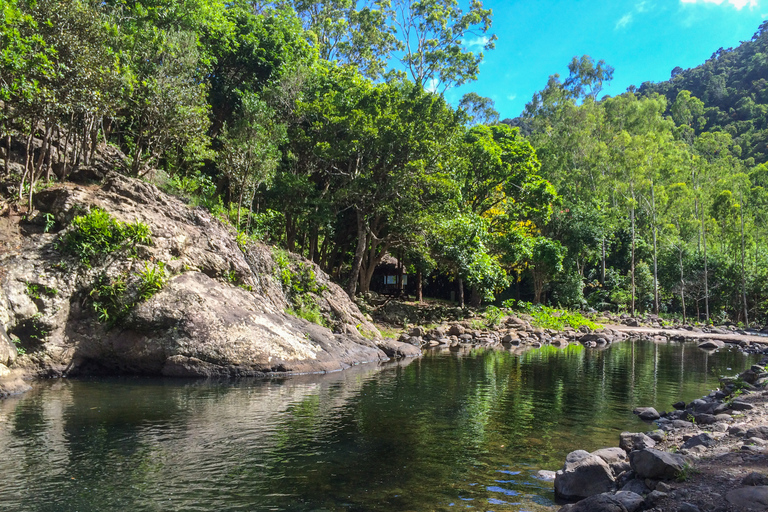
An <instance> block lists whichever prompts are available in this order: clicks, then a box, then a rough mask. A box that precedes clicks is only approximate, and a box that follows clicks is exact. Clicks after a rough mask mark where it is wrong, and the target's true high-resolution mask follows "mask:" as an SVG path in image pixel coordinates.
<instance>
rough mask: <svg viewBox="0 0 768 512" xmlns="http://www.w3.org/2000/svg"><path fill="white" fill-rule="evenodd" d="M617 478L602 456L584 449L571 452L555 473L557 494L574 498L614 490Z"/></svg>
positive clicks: (565, 497)
mask: <svg viewBox="0 0 768 512" xmlns="http://www.w3.org/2000/svg"><path fill="white" fill-rule="evenodd" d="M615 481H616V480H615V478H614V476H613V472H612V471H611V468H610V466H609V465H608V464H607V463H606V462H605V461H604V460H603V459H602V458H600V457H598V456H595V455H591V454H590V453H588V452H585V451H583V450H577V451H575V452H571V453H569V454H568V457H566V461H565V464H564V465H563V469H561V470H559V471H558V472H557V473H556V474H555V495H556V496H558V497H560V498H563V499H566V500H574V499H581V498H587V497H589V496H593V495H595V494H600V493H603V492H608V491H611V490H613V487H614V483H615Z"/></svg>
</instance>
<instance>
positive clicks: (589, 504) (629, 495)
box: [559, 491, 643, 512]
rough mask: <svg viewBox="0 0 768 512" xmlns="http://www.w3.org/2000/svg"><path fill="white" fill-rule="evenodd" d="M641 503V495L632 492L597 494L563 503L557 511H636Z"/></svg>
mask: <svg viewBox="0 0 768 512" xmlns="http://www.w3.org/2000/svg"><path fill="white" fill-rule="evenodd" d="M642 505H643V498H642V496H638V495H637V494H635V493H633V492H627V491H619V492H617V493H616V494H609V493H604V494H597V495H595V496H590V497H589V498H586V499H584V500H582V501H580V502H578V503H573V504H570V505H565V506H564V507H561V508H560V510H559V512H636V511H637V510H640V507H641V506H642Z"/></svg>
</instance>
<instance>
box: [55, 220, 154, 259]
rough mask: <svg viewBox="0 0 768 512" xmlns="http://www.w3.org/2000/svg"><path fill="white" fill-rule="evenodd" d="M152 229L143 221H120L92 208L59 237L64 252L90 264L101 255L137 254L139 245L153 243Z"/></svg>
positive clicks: (132, 255)
mask: <svg viewBox="0 0 768 512" xmlns="http://www.w3.org/2000/svg"><path fill="white" fill-rule="evenodd" d="M151 243H152V232H151V230H150V229H149V226H148V225H146V224H144V223H142V222H138V221H137V222H133V223H130V222H120V221H119V220H117V219H115V218H114V217H112V216H111V215H110V214H109V213H107V212H106V211H104V210H101V209H99V208H93V209H92V210H91V211H90V212H89V213H88V214H86V215H78V216H77V217H75V218H74V219H73V220H72V226H71V229H69V230H68V231H67V232H66V233H65V234H64V235H63V236H62V238H61V239H60V243H59V247H60V248H61V249H62V250H63V252H65V253H68V254H72V255H74V256H76V257H77V258H78V259H79V260H80V262H81V263H82V264H83V265H85V266H87V267H90V266H91V264H92V263H93V262H95V261H96V260H97V259H98V258H101V257H103V256H106V255H109V254H115V253H123V252H125V253H127V255H128V256H129V257H136V247H137V245H150V244H151Z"/></svg>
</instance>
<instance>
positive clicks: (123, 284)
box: [89, 261, 168, 327]
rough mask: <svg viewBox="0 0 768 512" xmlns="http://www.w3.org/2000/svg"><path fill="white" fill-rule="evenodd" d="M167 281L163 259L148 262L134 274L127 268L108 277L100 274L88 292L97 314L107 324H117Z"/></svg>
mask: <svg viewBox="0 0 768 512" xmlns="http://www.w3.org/2000/svg"><path fill="white" fill-rule="evenodd" d="M167 282H168V273H167V270H166V265H165V263H163V262H162V261H160V262H158V263H157V264H154V265H150V264H149V263H146V264H145V265H144V268H143V270H141V271H139V272H138V273H136V274H132V273H130V272H128V271H124V272H121V273H119V274H117V275H115V276H112V277H110V276H109V275H107V274H106V273H102V274H100V275H99V276H98V277H97V278H96V280H95V281H94V283H93V286H92V287H91V291H90V293H89V299H90V302H91V307H92V308H93V311H94V313H96V317H97V318H98V320H99V321H100V322H102V323H105V324H107V325H108V326H109V327H113V326H115V325H117V324H118V323H119V322H120V321H121V320H122V319H124V318H125V317H126V316H127V315H128V314H129V313H130V312H131V310H133V308H135V307H136V306H137V305H138V304H139V303H141V302H143V301H146V300H149V299H150V298H151V297H152V296H153V295H154V294H156V293H157V292H158V291H160V290H161V289H162V288H163V287H164V286H165V285H166V284H167Z"/></svg>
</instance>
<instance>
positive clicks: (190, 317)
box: [0, 173, 418, 376]
mask: <svg viewBox="0 0 768 512" xmlns="http://www.w3.org/2000/svg"><path fill="white" fill-rule="evenodd" d="M35 205H36V207H37V208H38V209H39V210H40V211H42V212H46V213H50V214H52V215H53V216H54V219H55V228H54V231H56V230H62V229H67V226H68V225H69V223H70V222H71V221H72V219H73V218H74V217H75V216H76V215H79V214H82V213H83V212H85V211H87V210H89V209H92V208H94V207H97V208H101V209H103V210H105V211H107V212H108V213H109V214H110V215H112V216H113V217H114V218H116V219H117V220H119V221H123V222H135V221H141V222H143V223H145V224H147V225H148V226H149V228H150V229H151V232H152V239H153V243H152V244H151V245H146V246H145V245H140V246H138V247H137V252H138V258H137V259H128V258H126V257H124V256H118V257H115V258H109V259H104V260H100V261H95V262H93V265H92V268H87V267H85V266H83V265H80V264H79V263H78V261H77V260H76V259H75V258H74V257H71V256H67V255H63V254H62V253H61V252H59V251H58V250H56V248H55V247H56V242H57V238H58V236H59V234H58V233H55V232H50V233H44V232H43V229H42V228H41V227H40V226H37V225H31V224H30V226H29V229H25V230H19V233H20V234H19V236H18V240H16V243H15V245H14V248H13V249H12V250H8V251H4V252H2V254H0V268H2V269H3V270H4V271H5V272H3V273H2V275H0V326H2V327H4V328H5V330H7V332H8V334H10V335H15V336H17V337H18V338H19V339H20V341H21V346H23V347H24V348H25V349H26V352H27V354H26V355H24V356H19V357H18V358H17V359H16V361H15V362H14V364H13V366H12V369H13V368H17V369H22V370H24V371H26V372H27V373H31V374H34V373H40V374H55V373H59V374H66V373H70V372H71V373H78V372H79V373H81V374H83V373H89V372H95V371H100V372H108V373H115V372H120V373H143V374H162V375H178V376H211V375H230V376H241V375H265V374H270V373H273V372H301V373H303V372H320V371H334V370H339V369H344V368H346V367H349V366H351V365H355V364H358V363H362V362H367V361H380V360H385V359H387V357H388V354H389V355H390V356H395V357H400V356H408V355H416V351H418V349H415V348H410V347H404V346H402V345H397V344H396V342H381V345H380V346H378V345H377V343H378V342H380V340H381V335H380V333H379V332H378V330H377V329H376V327H375V325H373V324H372V323H371V321H370V320H369V319H368V318H367V317H366V316H365V315H363V314H362V313H361V312H360V310H359V309H358V307H357V306H356V305H355V304H354V303H353V302H352V301H350V300H349V298H348V297H347V295H346V293H345V292H344V291H343V290H342V289H341V288H340V287H339V286H337V285H336V284H334V283H332V282H331V281H330V278H329V277H328V276H327V275H326V274H324V273H323V272H321V270H320V269H319V268H318V267H317V265H315V264H314V263H312V262H309V261H306V260H303V259H302V258H301V257H299V256H296V255H290V254H289V255H288V256H287V260H288V263H287V264H288V265H289V267H288V271H289V272H291V273H294V274H295V271H296V270H302V271H303V272H305V273H311V274H313V275H314V277H315V280H316V283H317V289H316V290H315V292H312V293H311V298H312V300H313V301H314V302H315V304H316V305H317V306H318V308H319V310H320V312H321V314H322V316H323V318H324V320H325V322H326V324H327V325H328V326H329V328H326V327H323V326H320V325H316V324H312V323H309V322H307V321H305V320H303V319H300V318H296V317H294V316H292V315H290V314H287V313H286V310H288V309H290V308H291V307H292V304H291V302H290V300H289V299H290V289H289V288H290V287H287V286H285V285H284V283H282V282H281V279H279V278H278V274H279V273H280V271H281V270H284V269H283V268H282V267H281V265H285V262H284V261H282V262H281V263H280V264H278V262H277V260H276V259H275V256H274V254H273V250H272V249H271V248H269V247H267V246H265V245H263V244H258V243H256V244H249V245H248V246H247V247H243V248H241V247H240V245H239V244H238V241H237V239H236V237H235V233H234V231H233V230H232V228H231V227H229V226H227V225H225V224H223V223H221V222H220V221H218V220H217V219H216V218H214V217H212V216H211V215H210V214H209V213H208V212H206V211H204V210H203V209H200V208H197V209H192V208H189V207H188V206H187V205H186V204H184V203H183V202H182V201H180V200H179V199H177V198H174V197H172V196H169V195H166V194H164V193H163V192H161V191H160V190H159V189H157V188H156V187H154V186H152V185H149V184H147V183H144V182H141V181H139V180H133V179H130V178H126V177H123V176H120V175H117V174H114V173H112V174H109V175H107V176H106V180H105V183H104V185H103V186H102V187H101V188H98V187H92V186H88V187H84V186H78V185H75V184H72V183H63V184H59V185H55V186H53V187H51V188H48V189H46V190H44V191H41V192H40V193H38V194H37V195H36V196H35ZM22 233H23V234H22ZM158 261H162V262H164V263H165V264H166V268H167V269H168V271H169V273H170V275H171V276H172V278H171V279H170V281H169V282H168V284H167V285H166V286H165V287H164V288H163V289H162V290H160V291H159V292H158V293H157V294H155V295H154V296H152V297H151V298H150V299H149V300H146V301H144V302H141V303H139V304H138V305H137V306H136V307H135V308H133V310H132V311H131V312H130V313H129V314H128V315H127V316H126V317H125V318H124V319H122V320H121V321H119V322H118V323H117V324H116V325H114V326H108V325H106V324H103V323H100V322H98V321H97V320H96V318H95V314H94V312H93V308H92V305H91V304H90V299H89V298H90V297H91V291H92V289H93V286H94V282H95V280H96V279H97V277H98V276H100V275H102V274H106V275H108V276H111V277H115V276H117V275H121V274H125V275H128V276H132V277H131V278H132V279H137V278H136V276H137V275H138V273H139V272H140V271H141V270H142V269H143V268H144V265H145V262H158ZM30 285H34V286H37V289H39V290H45V291H46V292H45V293H39V294H31V293H30ZM3 338H4V337H3V336H2V334H0V363H2V362H3V360H5V362H8V361H7V360H8V359H9V357H10V358H12V355H11V356H8V354H7V350H5V347H6V345H7V344H8V342H7V340H4V339H3Z"/></svg>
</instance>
